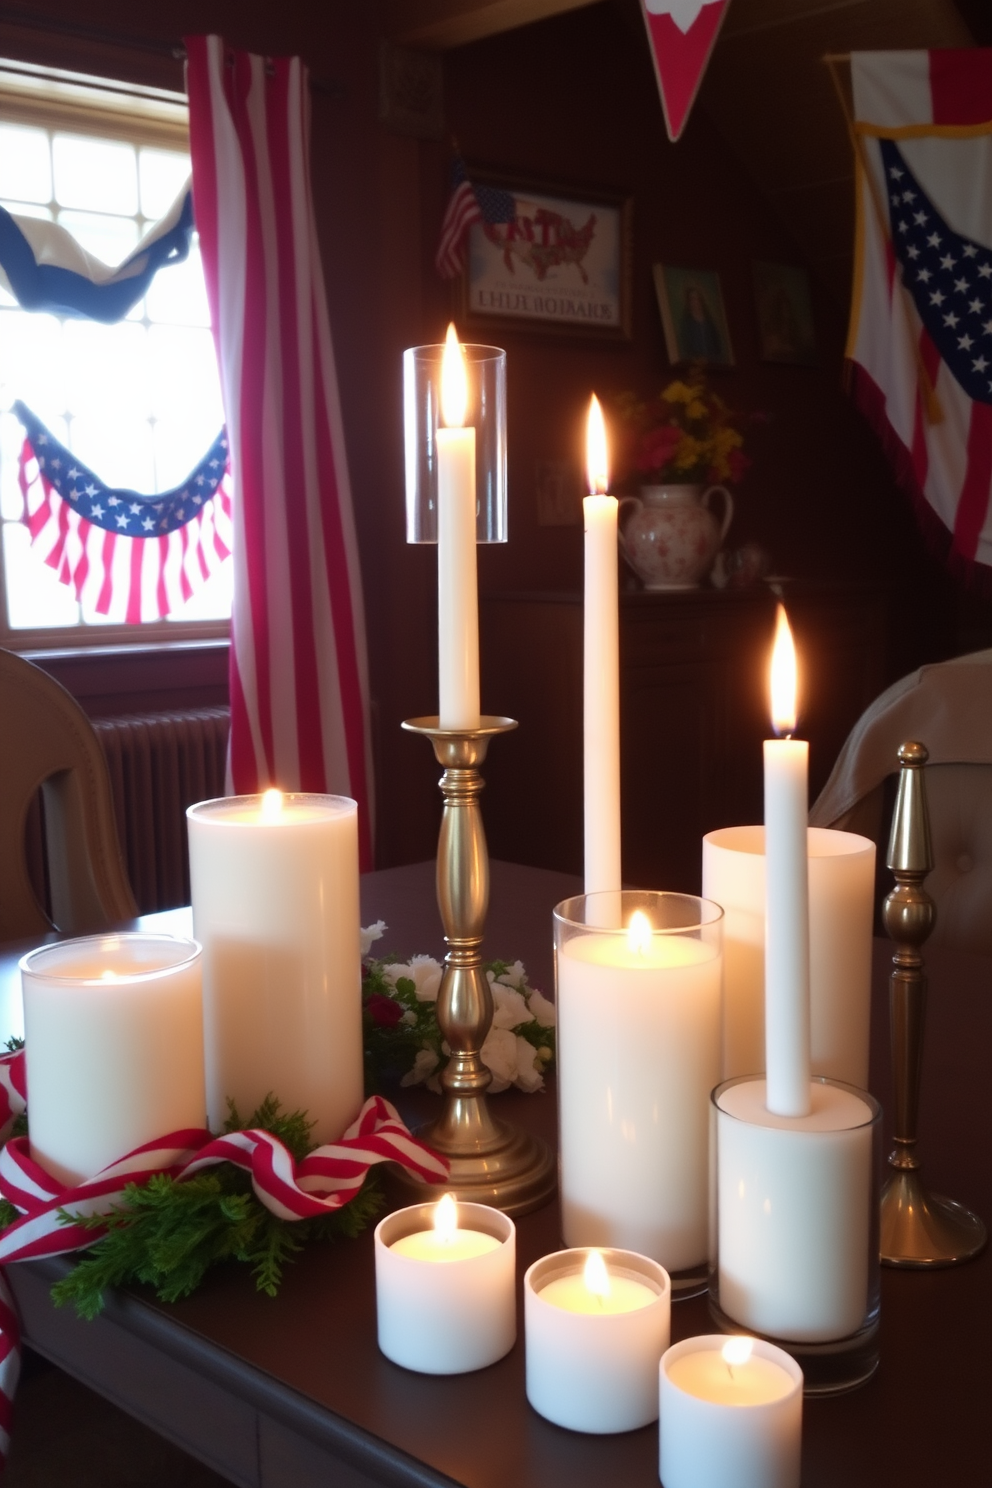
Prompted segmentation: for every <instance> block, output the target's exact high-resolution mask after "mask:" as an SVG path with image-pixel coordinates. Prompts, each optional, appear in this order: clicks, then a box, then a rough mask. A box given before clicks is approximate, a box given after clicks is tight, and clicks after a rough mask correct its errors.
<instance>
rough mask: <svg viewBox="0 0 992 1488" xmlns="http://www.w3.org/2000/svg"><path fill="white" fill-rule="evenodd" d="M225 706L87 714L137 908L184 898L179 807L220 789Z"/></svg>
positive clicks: (166, 905) (185, 867)
mask: <svg viewBox="0 0 992 1488" xmlns="http://www.w3.org/2000/svg"><path fill="white" fill-rule="evenodd" d="M230 725H231V714H230V709H228V708H189V709H186V710H184V711H182V712H175V713H131V714H126V715H122V716H121V717H119V718H94V719H93V727H94V728H95V729H96V732H97V737H98V738H99V740H100V743H101V744H102V745H103V750H104V753H105V754H106V756H107V764H108V766H109V767H110V783H111V786H112V787H113V792H114V811H115V813H116V816H117V832H118V835H119V837H120V839H121V850H122V851H123V854H124V862H125V865H126V867H127V872H128V877H129V878H130V880H131V888H132V889H133V891H134V897H135V899H136V900H137V901H138V909H139V911H140V912H141V913H142V914H150V913H151V912H152V911H153V910H157V909H173V908H174V907H175V906H176V905H178V904H188V903H189V861H188V857H187V852H186V807H187V806H191V805H192V804H193V802H194V801H206V800H209V799H210V798H211V797H213V796H222V795H223V794H224V770H225V766H226V761H227V736H228V731H229V729H230Z"/></svg>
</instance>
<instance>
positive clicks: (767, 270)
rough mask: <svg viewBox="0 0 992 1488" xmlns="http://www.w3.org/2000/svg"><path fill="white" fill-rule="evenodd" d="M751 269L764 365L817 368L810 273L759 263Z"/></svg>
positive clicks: (778, 265) (783, 266) (782, 265)
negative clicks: (782, 363)
mask: <svg viewBox="0 0 992 1488" xmlns="http://www.w3.org/2000/svg"><path fill="white" fill-rule="evenodd" d="M751 267H752V269H753V272H754V302H755V307H756V309H757V312H758V332H759V335H760V337H761V359H762V361H763V362H785V363H787V364H788V365H789V366H793V367H814V366H815V365H816V331H815V329H814V327H813V306H812V304H811V302H810V295H809V275H808V274H807V273H806V270H805V269H801V268H797V267H795V266H793V265H791V264H774V263H760V262H757V261H755V262H754V263H753V264H752V265H751Z"/></svg>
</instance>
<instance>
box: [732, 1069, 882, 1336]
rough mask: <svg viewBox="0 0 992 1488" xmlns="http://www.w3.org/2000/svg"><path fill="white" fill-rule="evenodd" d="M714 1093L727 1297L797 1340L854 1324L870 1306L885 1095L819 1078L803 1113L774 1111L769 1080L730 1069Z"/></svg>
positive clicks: (736, 1312) (738, 1310)
mask: <svg viewBox="0 0 992 1488" xmlns="http://www.w3.org/2000/svg"><path fill="white" fill-rule="evenodd" d="M713 1100H714V1104H715V1106H716V1112H717V1180H716V1186H717V1212H718V1233H717V1250H718V1257H719V1304H720V1307H721V1309H722V1310H723V1312H724V1313H725V1314H726V1315H727V1316H728V1317H730V1318H731V1319H732V1320H733V1321H734V1322H735V1323H738V1324H739V1325H740V1326H741V1327H744V1328H747V1329H750V1330H753V1331H754V1332H757V1333H767V1334H770V1335H771V1336H772V1337H773V1338H781V1339H788V1340H792V1341H795V1342H802V1343H822V1342H828V1341H834V1340H837V1339H841V1338H846V1337H849V1336H850V1335H851V1334H854V1333H856V1332H858V1330H859V1329H860V1328H861V1327H862V1326H863V1325H864V1324H865V1321H866V1319H867V1317H868V1315H869V1313H870V1311H871V1301H870V1298H869V1284H870V1278H871V1275H872V1268H871V1265H870V1250H871V1246H872V1234H873V1229H872V1220H873V1215H872V1145H873V1128H874V1126H875V1123H876V1122H877V1120H878V1116H879V1107H878V1105H877V1103H876V1102H875V1101H874V1100H873V1099H872V1097H871V1096H869V1095H867V1094H864V1093H863V1092H859V1091H855V1090H852V1089H849V1088H848V1087H846V1086H842V1085H837V1084H831V1083H828V1082H825V1081H820V1080H814V1081H811V1083H810V1110H809V1112H808V1114H807V1115H805V1116H778V1115H776V1114H774V1113H773V1112H771V1111H769V1110H768V1109H767V1104H766V1101H767V1095H766V1086H765V1082H764V1080H738V1081H731V1082H729V1083H728V1084H726V1085H722V1086H720V1087H719V1089H717V1090H716V1091H715V1092H714V1095H713ZM874 1243H875V1246H876V1250H877V1239H876V1240H875V1242H874Z"/></svg>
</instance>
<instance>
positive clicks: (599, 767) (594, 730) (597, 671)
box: [582, 397, 622, 894]
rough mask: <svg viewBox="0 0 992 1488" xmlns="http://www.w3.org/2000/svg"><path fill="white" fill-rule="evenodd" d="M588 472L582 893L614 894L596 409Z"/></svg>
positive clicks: (612, 636)
mask: <svg viewBox="0 0 992 1488" xmlns="http://www.w3.org/2000/svg"><path fill="white" fill-rule="evenodd" d="M586 439H587V466H588V477H589V490H590V492H591V493H592V494H590V495H589V496H587V497H586V498H585V500H584V501H583V503H582V511H583V521H584V527H585V538H584V553H585V595H584V603H583V652H582V654H583V679H582V720H583V721H582V731H583V753H584V764H583V792H584V822H585V890H586V893H587V894H596V893H599V892H601V891H604V890H608V889H619V887H620V884H621V882H622V874H621V840H620V609H619V593H618V580H617V511H618V503H617V500H616V497H615V496H609V495H607V494H606V492H607V488H608V485H609V476H608V471H607V453H606V430H605V428H604V426H603V414H602V410H601V409H600V406H599V402H598V401H597V399H596V398H595V397H594V398H593V400H592V403H591V405H590V409H589V422H588V430H587V436H586Z"/></svg>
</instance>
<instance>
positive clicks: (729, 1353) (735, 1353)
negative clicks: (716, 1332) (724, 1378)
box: [720, 1338, 754, 1379]
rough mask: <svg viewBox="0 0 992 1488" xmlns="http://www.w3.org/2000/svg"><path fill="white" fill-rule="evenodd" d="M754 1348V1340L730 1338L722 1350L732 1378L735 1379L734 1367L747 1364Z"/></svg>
mask: <svg viewBox="0 0 992 1488" xmlns="http://www.w3.org/2000/svg"><path fill="white" fill-rule="evenodd" d="M753 1348H754V1339H753V1338H728V1339H727V1341H726V1343H725V1344H724V1345H723V1348H722V1349H721V1350H720V1352H721V1354H722V1355H723V1362H724V1363H725V1364H726V1366H727V1372H728V1374H729V1375H730V1378H731V1379H733V1377H734V1365H735V1364H736V1365H738V1366H740V1365H741V1364H746V1363H747V1361H748V1359H750V1357H751V1350H752V1349H753Z"/></svg>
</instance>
